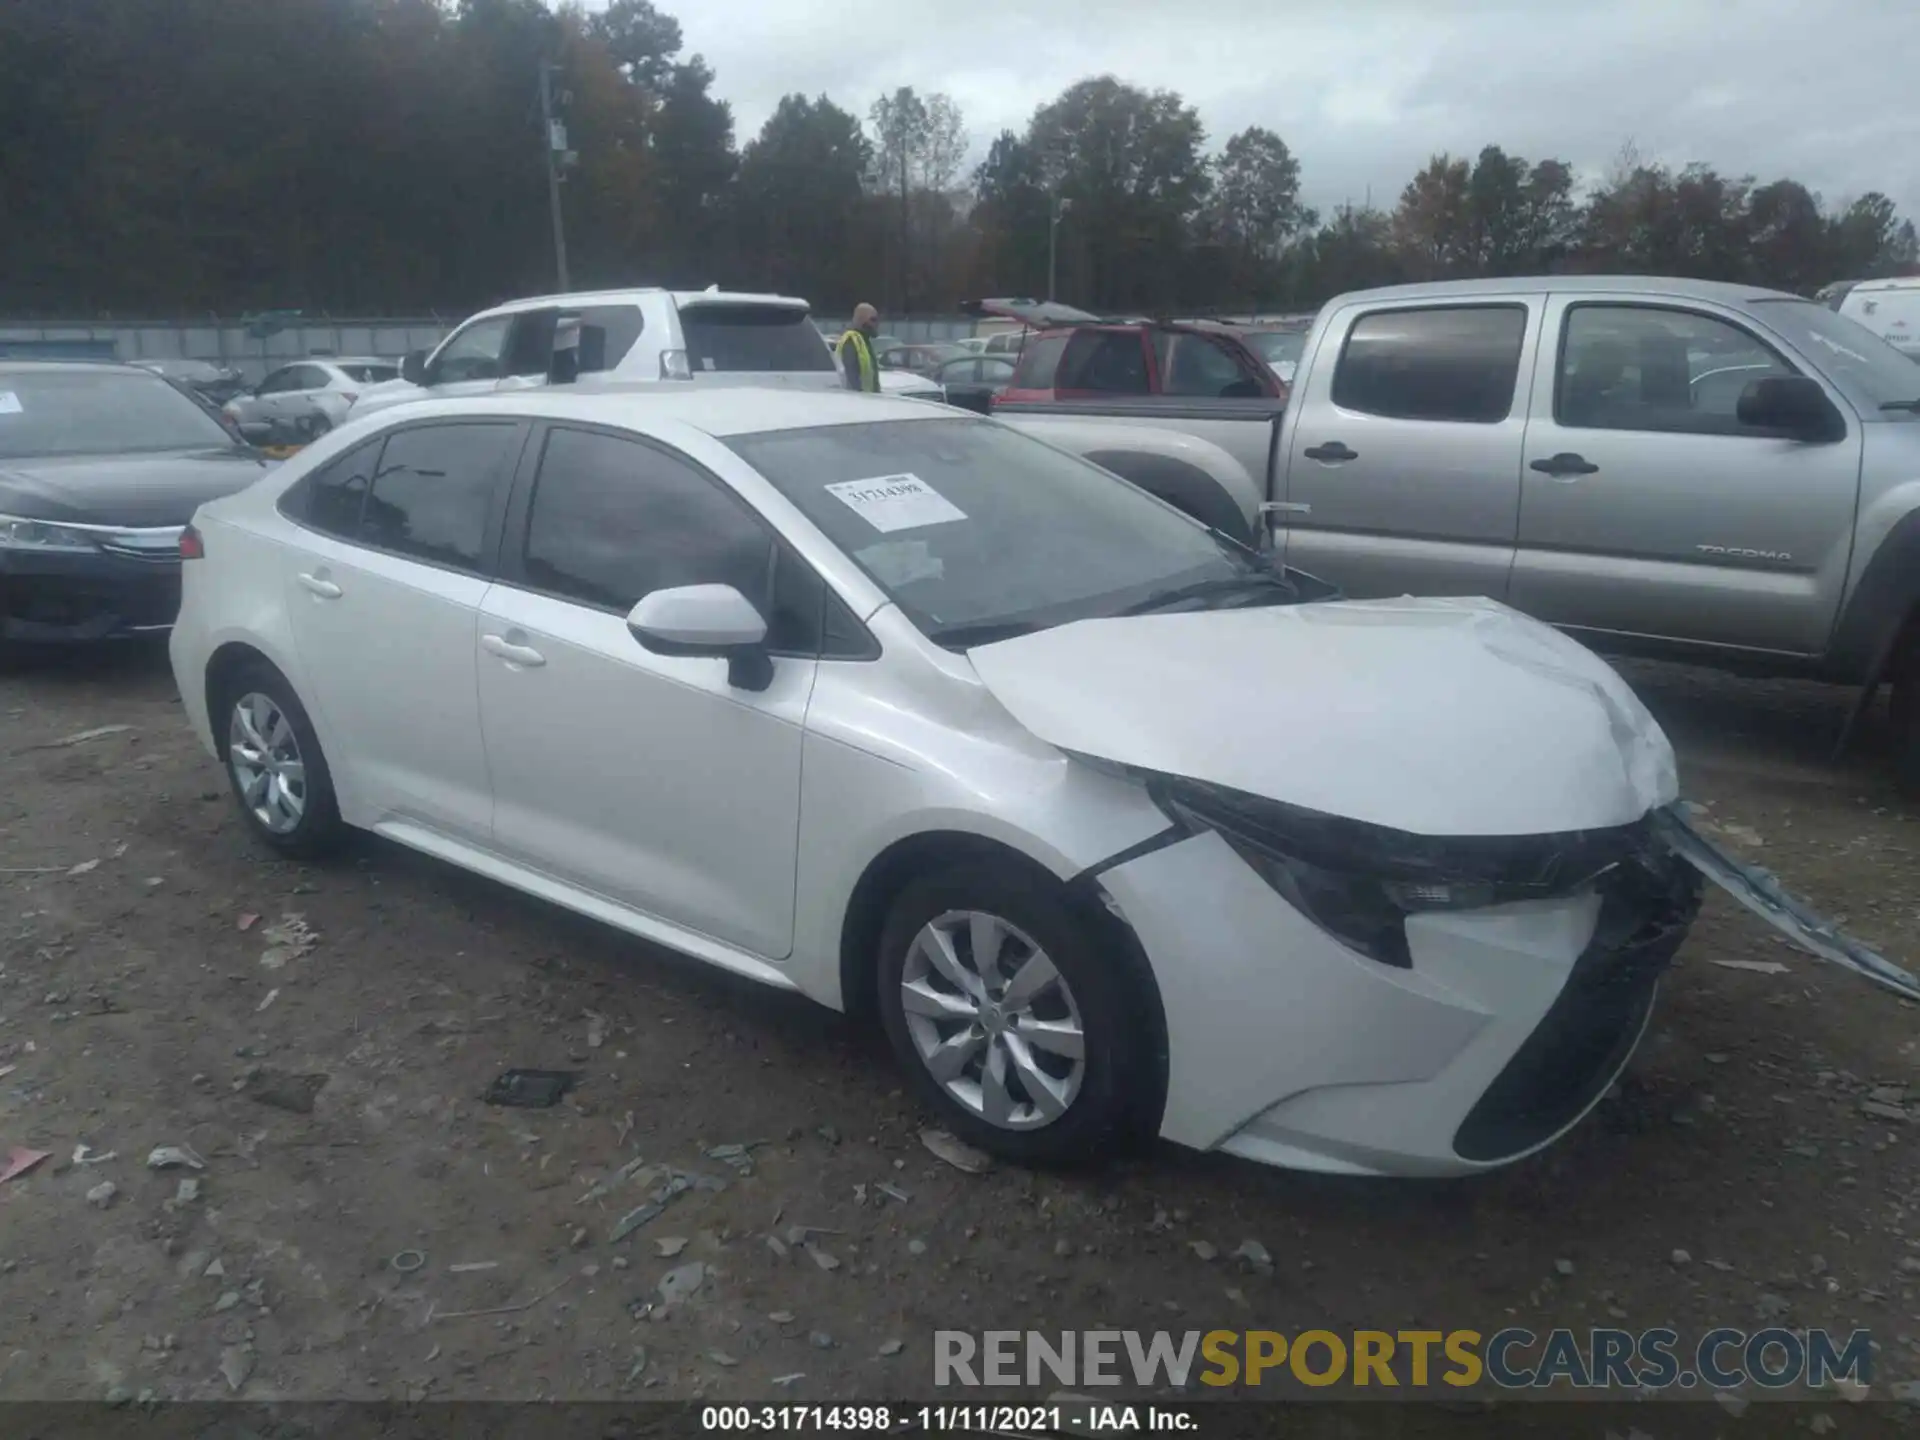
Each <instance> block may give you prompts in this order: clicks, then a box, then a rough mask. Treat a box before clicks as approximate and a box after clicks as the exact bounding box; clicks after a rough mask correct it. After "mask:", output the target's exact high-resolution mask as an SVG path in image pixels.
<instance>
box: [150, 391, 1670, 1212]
mask: <svg viewBox="0 0 1920 1440" xmlns="http://www.w3.org/2000/svg"><path fill="white" fill-rule="evenodd" d="M184 549H185V552H186V553H187V554H188V555H189V556H190V557H191V558H190V559H189V561H188V563H187V564H186V565H185V566H184V570H185V577H186V579H185V600H184V604H183V606H182V609H181V613H180V617H179V621H178V623H177V624H176V626H175V627H174V631H173V638H172V656H173V665H174V670H175V673H176V675H177V677H178V680H179V685H180V693H181V694H182V696H183V697H184V698H185V702H186V708H187V710H188V712H189V714H190V716H191V718H192V722H193V725H194V727H195V729H196V730H197V731H198V733H199V735H200V738H201V740H202V741H203V743H204V744H205V745H206V747H207V749H208V750H209V751H210V752H212V753H213V754H214V755H215V756H217V757H218V759H219V760H220V762H221V763H222V764H223V765H224V766H225V767H226V768H227V770H228V772H229V775H230V778H231V782H232V786H233V790H234V792H235V794H236V796H237V797H238V800H239V810H240V813H241V815H242V816H243V817H244V819H245V823H246V824H247V825H248V826H249V827H250V828H251V829H252V830H253V831H254V832H255V833H256V834H257V836H258V837H259V839H260V840H261V841H263V842H264V843H265V844H267V845H269V846H272V847H274V848H275V849H277V850H279V851H282V852H285V853H289V854H293V855H310V854H313V853H316V852H318V851H320V850H322V849H323V848H324V847H326V846H327V845H329V844H331V843H333V842H334V841H336V840H337V839H339V838H340V835H341V832H342V829H343V827H357V828H360V829H365V830H371V831H374V832H377V833H379V834H381V835H384V836H387V837H389V838H391V839H393V840H397V841H399V842H401V843H403V844H406V845H410V846H414V847H417V848H418V849H421V850H424V851H427V852H429V853H431V854H433V855H436V856H439V857H441V858H443V859H446V860H449V861H451V862H453V863H454V864H457V865H461V866H464V867H467V868H469V869H472V870H476V871H479V872H480V873H482V874H485V875H488V876H491V877H493V878H495V879H498V880H501V881H504V882H505V883H507V884H510V885H514V886H517V887H519V888H521V889H523V890H526V891H529V892H531V893H533V894H535V895H539V896H543V897H545V898H547V899H549V900H552V901H555V902H558V903H560V904H562V905H567V906H570V907H572V908H574V909H576V910H579V911H582V912H584V913H586V914H588V915H590V916H594V917H596V918H598V919H601V920H603V921H606V922H608V923H610V924H613V925H616V926H619V927H622V928H624V929H626V930H628V931H631V932H633V933H634V934H637V935H640V936H644V937H646V938H648V939H650V940H653V941H657V942H659V943H661V944H664V945H666V946H669V947H672V948H674V949H676V950H680V951H683V952H686V953H688V954H691V955H693V956H697V957H699V958H700V959H703V960H706V961H709V962H711V963H713V964H716V965H720V966H723V967H725V968H727V969H729V970H732V971H736V972H738V973H740V974H743V975H747V976H751V977H753V978H755V979H757V980H761V981H764V982H766V983H767V984H770V985H775V986H780V987H783V988H787V989H791V990H797V991H800V992H802V993H804V994H806V995H808V996H811V997H813V998H814V999H815V1000H818V1001H820V1002H821V1003H823V1004H826V1005H829V1006H833V1007H836V1008H840V1009H845V1010H848V1011H852V1012H855V1013H856V1014H861V1015H865V1016H869V1017H873V1018H876V1019H877V1021H878V1023H879V1024H880V1025H881V1026H882V1027H884V1029H885V1032H886V1034H887V1036H888V1038H889V1039H890V1041H891V1042H892V1045H893V1048H894V1050H895V1051H896V1052H897V1053H898V1056H899V1059H900V1061H901V1063H902V1064H903V1065H904V1066H905V1067H906V1069H907V1071H908V1073H909V1074H910V1075H911V1076H912V1077H913V1081H914V1083H915V1085H916V1087H917V1089H918V1090H919V1092H920V1093H921V1095H922V1096H923V1097H924V1099H925V1101H926V1102H927V1104H929V1105H930V1106H931V1107H932V1108H933V1109H934V1110H935V1111H937V1112H939V1114H940V1115H941V1117H942V1118H943V1120H944V1121H945V1123H946V1124H947V1125H949V1126H950V1127H951V1128H952V1129H954V1130H956V1131H958V1132H959V1133H960V1134H961V1135H962V1136H964V1137H965V1138H966V1139H968V1140H970V1141H972V1142H974V1143H976V1144H978V1145H980V1146H983V1147H985V1148H986V1149H988V1150H991V1151H994V1152H996V1153H998V1154H1000V1155H1002V1156H1005V1157H1009V1158H1013V1159H1017V1160H1023V1161H1049V1160H1056V1159H1062V1158H1068V1157H1074V1156H1082V1155H1086V1154H1088V1153H1089V1152H1099V1151H1103V1150H1105V1149H1108V1148H1110V1147H1112V1146H1113V1145H1115V1144H1118V1143H1120V1142H1122V1141H1124V1140H1126V1139H1127V1138H1129V1137H1134V1136H1139V1135H1142V1134H1151V1133H1155V1132H1157V1133H1158V1134H1160V1135H1163V1136H1165V1137H1167V1138H1169V1139H1172V1140H1174V1141H1176V1142H1179V1143H1182V1144H1185V1145H1190V1146H1194V1147H1198V1148H1201V1149H1216V1148H1217V1149H1223V1150H1226V1151H1230V1152H1233V1153H1235V1154H1238V1155H1241V1156H1246V1157H1250V1158H1253V1159H1256V1160H1261V1161H1266V1162H1270V1163H1274V1164H1280V1165H1289V1166H1297V1167H1303V1168H1309V1169H1319V1170H1331V1171H1342V1172H1347V1173H1373V1174H1426V1175H1434V1174H1449V1173H1460V1172H1466V1171H1472V1170H1478V1169H1484V1168H1487V1167H1490V1166H1494V1165H1498V1164H1501V1163H1504V1162H1506V1161H1510V1160H1512V1159H1514V1158H1515V1157H1517V1156H1519V1155H1522V1154H1525V1153H1527V1152H1529V1151H1531V1150H1534V1149H1536V1148H1538V1147H1540V1146H1542V1145H1544V1144H1546V1143H1548V1142H1549V1141H1551V1140H1552V1139H1553V1138H1554V1137H1555V1136H1557V1135H1559V1134H1560V1133H1562V1132H1563V1131H1564V1130H1566V1129H1567V1128H1568V1127H1569V1126H1571V1125H1573V1124H1574V1123H1575V1122H1576V1121H1577V1120H1578V1119H1579V1118H1580V1116H1581V1115H1582V1114H1584V1113H1585V1112H1586V1110H1587V1109H1588V1108H1589V1107H1590V1106H1591V1105H1592V1104H1593V1103H1594V1102H1595V1100H1596V1099H1597V1098H1598V1097H1599V1096H1600V1094H1601V1093H1602V1092H1603V1091H1604V1090H1605V1089H1606V1087H1607V1085H1608V1084H1609V1082H1610V1081H1611V1080H1612V1079H1613V1077H1614V1076H1615V1075H1616V1074H1617V1073H1618V1071H1619V1070H1620V1068H1621V1066H1622V1065H1623V1064H1624V1063H1625V1062H1626V1060H1627V1058H1628V1056H1629V1054H1630V1053H1631V1051H1632V1050H1633V1047H1634V1044H1635V1042H1636V1040H1637V1039H1638V1037H1639V1035H1640V1033H1641V1031H1642V1029H1643V1027H1644V1025H1645V1023H1646V1020H1647V1016H1648V1013H1649V1010H1650V1007H1651V1005H1652V1003H1653V997H1654V991H1655V987H1656V983H1657V981H1658V979H1659V977H1660V974H1661V972H1662V970H1663V969H1664V968H1665V966H1666V965H1667V963H1668V961H1669V960H1670V958H1671V957H1672V955H1673V953H1674V951H1675V949H1676V948H1677V947H1678V946H1679V944H1680V941H1681V939H1682V937H1683V936H1684V935H1685V934H1686V931H1687V928H1688V925H1689V923H1690V921H1691V919H1692V917H1693V914H1694V912H1695V909H1696V906H1697V904H1698V900H1699V894H1700V880H1699V876H1698V874H1697V872H1696V870H1695V869H1694V868H1693V867H1691V866H1689V865H1688V864H1686V863H1685V862H1684V861H1683V860H1682V859H1681V858H1679V857H1678V856H1677V855H1676V853H1675V852H1674V850H1673V848H1671V846H1670V845H1669V844H1668V843H1667V842H1666V841H1665V840H1664V839H1663V838H1662V836H1663V834H1664V832H1663V830H1662V828H1661V819H1662V817H1663V816H1664V815H1666V814H1667V813H1668V811H1667V809H1666V808H1665V807H1668V806H1669V805H1670V803H1671V802H1673V801H1674V799H1675V794H1676V783H1675V773H1674V764H1673V756H1672V752H1671V750H1670V749H1669V747H1668V744H1667V741H1666V739H1665V738H1664V736H1662V734H1661V733H1660V731H1659V729H1658V727H1657V726H1656V725H1655V724H1654V722H1653V721H1652V719H1651V718H1650V717H1649V716H1648V715H1647V713H1646V712H1645V711H1644V710H1643V709H1642V708H1641V706H1640V704H1639V703H1638V701H1637V700H1636V699H1635V698H1634V696H1633V694H1632V693H1631V691H1630V690H1629V689H1628V688H1627V687H1626V685H1625V684H1624V683H1623V682H1622V681H1621V680H1620V679H1619V678H1618V677H1617V676H1616V675H1615V674H1614V672H1613V671H1612V670H1611V669H1610V668H1608V667H1607V666H1606V665H1605V664H1604V663H1602V662H1601V661H1600V660H1598V659H1596V658H1595V657H1594V656H1593V655H1591V654H1590V653H1589V652H1588V651H1586V650H1584V649H1582V648H1581V647H1580V646H1579V645H1577V644H1575V643H1574V642H1572V641H1571V640H1568V639H1566V638H1564V637H1562V636H1561V635H1559V634H1558V633H1557V632H1555V631H1552V630H1550V629H1548V628H1546V627H1544V626H1541V625H1538V624H1535V623H1533V622H1532V621H1529V620H1527V619H1525V618H1523V617H1521V616H1519V615H1517V614H1515V613H1514V612H1512V611H1509V610H1507V609H1505V608H1503V607H1501V606H1499V605H1496V604H1493V603H1491V602H1481V601H1444V600H1434V601H1419V600H1401V601H1394V602H1373V603H1364V604H1361V603H1345V602H1339V601H1331V602H1329V601H1327V600H1325V599H1324V598H1323V597H1325V596H1326V594H1327V591H1326V589H1325V587H1322V586H1321V585H1320V584H1319V583H1318V582H1316V581H1313V580H1311V579H1309V578H1308V577H1305V576H1302V575H1299V574H1297V573H1296V572H1292V571H1287V570H1285V569H1283V568H1280V567H1277V566H1275V565H1273V564H1271V563H1270V562H1268V561H1267V560H1266V559H1264V558H1263V557H1261V556H1258V555H1256V554H1254V553H1253V552H1251V551H1248V550H1245V549H1242V548H1241V547H1239V546H1238V545H1236V544H1234V543H1233V542H1232V541H1230V540H1228V539H1226V538H1225V537H1223V536H1220V535H1218V534H1216V533H1214V532H1211V531H1208V530H1206V529H1203V528H1202V527H1201V526H1199V525H1198V524H1196V523H1194V522H1193V521H1191V520H1189V519H1187V518H1186V517H1185V516H1183V515H1181V514H1179V513H1178V512H1177V511H1175V510H1173V509H1171V508H1169V507H1168V506H1166V505H1164V504H1162V503H1161V502H1160V501H1158V500H1156V499H1153V498H1152V497H1150V496H1148V495H1147V494H1145V493H1144V492H1142V491H1140V490H1137V489H1135V488H1134V487H1133V486H1131V485H1129V484H1127V483H1125V482H1124V481H1121V480H1118V479H1116V478H1115V477H1114V476H1112V475H1110V474H1108V473H1107V472H1106V471H1104V470H1101V469H1099V468H1097V467H1095V466H1093V465H1090V464H1087V463H1085V462H1083V461H1081V460H1078V459H1076V458H1073V457H1071V456H1068V455H1066V454H1063V453H1061V452H1059V451H1056V450H1054V449H1052V448H1050V447H1048V446H1046V445H1044V444H1041V443H1040V442H1038V441H1036V440H1033V439H1031V438H1029V437H1027V436H1024V435H1021V434H1019V433H1017V432H1015V431H1013V430H1011V429H1009V428H1006V427H1004V426H1001V425H999V424H997V423H995V422H993V421H991V420H987V419H982V418H978V417H973V416H967V415H962V414H957V413H956V412H953V411H950V410H942V409H938V408H935V407H930V406H926V405H921V404H917V403H913V402H908V401H899V400H891V399H887V398H885V397H875V396H867V395H846V394H841V395H836V394H817V395H816V394H796V393H794V392H791V391H785V392H774V391H763V390H752V389H725V390H712V391H704V392H700V393H691V394H690V393H685V392H681V393H675V394H671V395H663V394H658V393H655V394H638V393H619V392H611V391H601V392H598V393H586V392H569V391H566V390H564V389H547V390H537V391H524V392H520V393H516V394H502V395H494V396H487V397H478V398H470V399H462V400H446V401H432V402H426V403H422V404H417V405H410V406H405V407H400V408H396V409H393V410H388V411H384V412H381V413H379V414H377V415H374V416H371V417H368V418H366V419H364V420H358V421H353V422H351V423H349V424H348V425H346V426H344V427H342V428H341V429H339V430H336V431H334V432H333V433H331V434H329V435H328V436H326V437H325V438H323V439H322V440H320V441H319V442H318V443H316V444H315V445H313V446H311V447H309V448H308V449H307V450H306V451H304V452H303V453H302V454H301V455H299V456H298V457H297V458H295V459H294V460H292V461H291V462H289V463H287V464H285V465H283V466H281V467H279V468H278V469H276V470H275V471H273V472H272V473H271V474H270V475H269V476H268V477H266V478H265V479H263V480H262V481H261V482H259V483H258V484H256V485H254V486H253V487H252V488H250V489H249V490H247V491H245V492H244V493H242V494H239V495H235V496H232V497H229V498H226V499H221V500H216V501H214V502H212V503H210V504H208V505H206V506H205V507H203V508H202V509H201V510H200V512H199V514H198V516H197V517H196V519H195V522H194V526H193V527H192V529H191V530H190V531H189V533H188V535H187V537H186V541H185V545H184Z"/></svg>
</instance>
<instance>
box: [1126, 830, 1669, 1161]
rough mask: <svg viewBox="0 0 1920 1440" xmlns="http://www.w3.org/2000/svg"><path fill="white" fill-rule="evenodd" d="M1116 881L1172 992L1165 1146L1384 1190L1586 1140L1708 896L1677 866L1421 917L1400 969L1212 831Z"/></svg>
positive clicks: (1664, 862)
mask: <svg viewBox="0 0 1920 1440" xmlns="http://www.w3.org/2000/svg"><path fill="white" fill-rule="evenodd" d="M1100 878H1101V883H1102V884H1103V885H1104V886H1105V887H1106V889H1107V892H1108V894H1109V896H1110V897H1111V898H1112V900H1113V901H1114V903H1115V905H1116V906H1117V907H1118V908H1119V910H1120V911H1121V912H1122V913H1123V915H1124V916H1125V918H1126V919H1127V920H1128V922H1129V923H1130V924H1131V925H1132V926H1133V927H1134V930H1135V933H1136V935H1137V936H1138V938H1139V940H1140V943H1141V946H1142V948H1143V950H1144V951H1145V952H1146V954H1147V956H1148V959H1149V962H1150V963H1151V964H1152V966H1153V968H1154V970H1155V973H1156V975H1157V977H1158V979H1159V986H1160V992H1161V997H1162V1005H1163V1008H1164V1010H1165V1012H1166V1017H1167V1038H1168V1077H1167V1083H1168V1093H1167V1103H1166V1108H1165V1112H1164V1116H1163V1121H1162V1131H1161V1133H1162V1134H1163V1135H1164V1136H1166V1138H1168V1139H1171V1140H1174V1141H1177V1142H1180V1143H1183V1144H1188V1145H1194V1146H1197V1147H1200V1148H1203V1149H1213V1148H1219V1149H1225V1150H1228V1151H1230V1152H1233V1153H1235V1154H1239V1155H1243V1156H1246V1157H1247V1158H1249V1159H1254V1160H1261V1161H1264V1162H1267V1163H1270V1164H1276V1165H1285V1166H1290V1167H1294V1168H1302V1169H1315V1170H1327V1171H1335V1172H1342V1173H1349V1174H1381V1175H1384V1174H1392V1175H1453V1174H1462V1173H1468V1172H1472V1171H1476V1170H1482V1169H1488V1168H1491V1167H1493V1166H1497V1165H1501V1164H1505V1163H1507V1162H1508V1161H1511V1160H1513V1159H1515V1158H1517V1157H1518V1156H1520V1155H1524V1154H1526V1153H1528V1152H1529V1151H1531V1150H1534V1149H1538V1148H1539V1147H1540V1146H1542V1145H1545V1144H1547V1143H1549V1142H1550V1141H1552V1140H1553V1139H1554V1138H1555V1137H1556V1136H1558V1135H1559V1134H1561V1133H1562V1132H1564V1131H1565V1130H1566V1129H1567V1128H1568V1127H1570V1126H1571V1125H1573V1124H1574V1123H1575V1122H1577V1121H1578V1120H1579V1119H1580V1117H1581V1116H1582V1115H1583V1114H1585V1113H1586V1111H1587V1110H1588V1109H1589V1108H1590V1107H1591V1106H1592V1104H1593V1103H1594V1102H1595V1101H1596V1100H1597V1099H1598V1098H1599V1097H1600V1095H1601V1094H1602V1093H1604V1091H1605V1090H1606V1087H1607V1086H1608V1084H1610V1083H1611V1081H1612V1080H1613V1078H1614V1076H1615V1075H1616V1074H1618V1072H1619V1070H1620V1068H1621V1067H1622V1066H1623V1065H1624V1064H1625V1063H1626V1060H1627V1058H1628V1057H1629V1056H1630V1055H1631V1054H1632V1051H1633V1047H1634V1044H1635V1042H1636V1041H1637V1040H1638V1038H1639V1036H1640V1033H1641V1031H1642V1030H1643V1028H1644V1027H1645V1024H1646V1020H1647V1016H1648V1014H1649V1012H1650V1010H1651V1007H1652V1003H1653V996H1654V991H1655V987H1656V985H1657V983H1658V980H1659V977H1660V975H1661V973H1662V972H1663V971H1664V970H1665V968H1666V967H1667V965H1668V964H1669V963H1670V962H1671V960H1672V958H1673V955H1674V953H1675V952H1676V951H1677V950H1678V948H1679V946H1680V943H1681V941H1682V940H1683V939H1684V937H1685V935H1686V931H1687V927H1688V925H1689V924H1690V923H1691V921H1692V918H1693V915H1694V913H1695V911H1696V910H1697V908H1698V904H1699V897H1700V890H1701V886H1700V883H1699V879H1698V877H1697V876H1695V875H1694V874H1693V873H1692V871H1691V870H1689V869H1688V868H1687V867H1685V866H1684V865H1682V864H1681V863H1680V862H1679V861H1678V860H1677V859H1675V858H1674V857H1672V856H1670V855H1667V856H1664V857H1654V858H1650V859H1649V861H1648V864H1647V865H1646V866H1625V865H1623V866H1621V867H1619V870H1618V871H1617V872H1615V873H1611V874H1609V875H1608V876H1604V877H1602V878H1601V880H1600V881H1599V882H1598V883H1596V884H1595V885H1593V886H1590V887H1585V888H1582V889H1580V890H1578V891H1576V892H1575V893H1572V894H1569V895H1566V896H1563V897H1559V898H1555V899H1547V900H1528V901H1523V902H1519V903H1515V904H1508V905H1501V906H1497V907H1494V908H1490V909H1485V910H1474V911H1445V912H1441V911H1436V912H1429V913H1426V914H1421V915H1416V916H1414V917H1412V918H1411V919H1410V920H1409V921H1408V922H1407V940H1408V949H1409V951H1410V952H1411V955H1412V960H1413V964H1412V967H1411V968H1410V969H1400V968H1396V967H1393V966H1389V965H1383V964H1381V963H1380V962H1378V961H1375V960H1372V959H1368V958H1366V957H1364V956H1362V955H1359V954H1357V953H1355V952H1354V951H1352V950H1350V949H1348V948H1347V947H1346V946H1345V945H1343V944H1341V943H1340V942H1339V941H1338V940H1336V939H1335V938H1333V937H1332V936H1330V935H1328V934H1327V933H1326V932H1325V931H1324V930H1322V929H1320V928H1319V927H1318V926H1317V925H1315V924H1314V923H1313V922H1312V921H1310V920H1308V919H1307V918H1306V917H1305V916H1303V915H1301V914H1300V913H1299V912H1298V911H1297V910H1295V909H1294V908H1293V907H1292V906H1290V905H1289V904H1287V902H1286V901H1285V900H1283V899H1282V898H1281V897H1280V895H1279V894H1277V893H1276V892H1275V891H1274V890H1273V889H1272V888H1271V887H1270V886H1269V885H1268V884H1267V883H1266V882H1265V881H1264V880H1262V879H1261V878H1260V877H1259V876H1258V875H1257V874H1256V873H1255V872H1254V871H1253V870H1252V869H1251V868H1250V867H1248V866H1247V865H1246V864H1245V863H1244V862H1243V861H1242V860H1240V858H1239V857H1238V856H1237V855H1236V854H1234V852H1233V850H1232V849H1231V847H1230V846H1228V845H1227V844H1226V842H1225V841H1223V840H1221V839H1220V837H1219V836H1218V835H1216V834H1213V833H1204V834H1199V835H1195V836H1192V837H1190V838H1188V839H1186V840H1183V841H1181V842H1179V843H1177V844H1174V845H1171V846H1168V847H1166V848H1165V849H1162V850H1159V851H1155V852H1153V853H1151V854H1148V855H1145V856H1142V857H1140V858H1138V859H1136V860H1133V861H1130V862H1129V863H1127V864H1125V865H1122V866H1118V867H1115V868H1114V869H1113V870H1111V871H1109V872H1107V873H1106V874H1104V875H1102V876H1101V877H1100Z"/></svg>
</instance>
